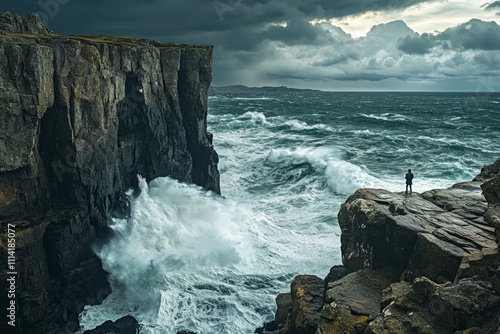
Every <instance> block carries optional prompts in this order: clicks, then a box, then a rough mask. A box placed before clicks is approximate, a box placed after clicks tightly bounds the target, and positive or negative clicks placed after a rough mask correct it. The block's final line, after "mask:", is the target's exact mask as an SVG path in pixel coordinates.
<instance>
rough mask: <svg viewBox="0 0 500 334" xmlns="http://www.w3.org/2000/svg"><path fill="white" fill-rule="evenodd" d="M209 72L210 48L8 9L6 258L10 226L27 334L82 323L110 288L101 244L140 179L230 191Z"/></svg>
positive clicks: (2, 66) (4, 43)
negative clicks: (98, 254)
mask: <svg viewBox="0 0 500 334" xmlns="http://www.w3.org/2000/svg"><path fill="white" fill-rule="evenodd" d="M211 70H212V47H210V46H194V45H177V44H161V43H158V42H154V41H147V40H141V39H135V38H118V37H111V36H88V35H82V36H62V35H57V34H54V33H53V32H52V31H50V29H49V28H48V27H47V26H45V24H44V23H43V21H42V20H40V18H38V17H37V16H36V15H34V14H30V15H28V18H27V19H25V18H22V17H20V16H18V15H16V14H14V13H11V12H5V13H3V14H1V15H0V221H1V224H2V254H0V261H1V263H0V266H1V268H2V270H4V268H6V267H7V264H6V263H5V262H6V261H7V254H6V251H7V247H6V234H7V227H8V226H10V227H13V229H14V230H15V234H16V262H15V269H16V271H17V284H18V290H17V291H18V293H17V295H16V307H17V319H16V321H17V326H16V330H17V331H18V332H20V333H61V332H69V331H72V330H74V329H76V328H77V327H78V320H77V315H78V313H79V311H81V309H82V307H83V306H84V305H86V304H95V303H99V302H100V301H102V299H103V298H104V297H105V295H106V294H107V293H109V287H108V286H107V283H106V277H105V276H106V274H105V273H104V272H103V270H102V269H101V265H100V263H99V261H98V259H97V258H95V257H94V255H93V252H92V250H91V245H93V244H95V243H96V242H97V240H103V238H104V237H105V236H106V234H107V228H106V226H107V221H108V220H109V219H110V217H112V216H117V217H126V216H127V215H128V214H129V210H130V208H129V204H128V202H127V198H126V196H124V191H126V190H127V189H129V188H136V187H137V181H138V180H137V175H142V176H143V177H144V178H146V179H147V180H151V179H154V178H156V177H160V176H170V177H173V178H176V179H178V180H181V181H184V182H190V183H194V184H197V185H199V186H202V187H205V188H206V189H209V190H213V191H214V192H216V193H220V187H219V172H218V169H217V163H218V156H217V153H216V152H215V150H214V148H213V146H212V135H211V134H210V133H208V132H207V122H206V119H207V94H208V88H209V85H210V82H211ZM9 224H10V225H9ZM5 275H6V273H5V271H2V275H1V276H2V277H0V281H1V284H3V285H2V286H1V288H2V291H3V290H4V289H5V279H6V277H5ZM2 300H4V299H2ZM4 306H5V305H3V304H2V305H1V308H2V309H4ZM1 321H2V323H3V322H4V321H5V319H2V320H1ZM3 324H4V325H5V323H3Z"/></svg>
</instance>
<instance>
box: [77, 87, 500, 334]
mask: <svg viewBox="0 0 500 334" xmlns="http://www.w3.org/2000/svg"><path fill="white" fill-rule="evenodd" d="M208 123H209V130H210V131H211V132H213V134H214V145H215V147H216V150H217V151H218V152H219V155H220V165H219V167H220V170H221V187H222V193H223V196H224V197H223V198H219V197H217V196H215V195H214V194H211V193H208V192H206V191H203V190H202V189H199V188H197V187H193V186H189V185H184V184H180V183H178V182H176V181H174V180H171V179H169V178H160V179H157V180H155V181H153V182H151V183H150V184H149V186H148V185H147V184H146V183H145V182H142V188H143V192H142V194H141V195H140V196H139V198H137V199H134V200H133V202H132V210H133V212H132V218H131V219H130V220H129V221H125V220H116V221H114V222H113V226H112V227H113V228H114V229H115V231H117V237H115V238H114V239H113V240H111V241H110V242H109V244H107V245H106V246H105V247H103V248H101V249H99V250H97V252H98V255H99V256H100V257H101V259H102V260H103V264H104V266H105V268H106V269H107V270H108V271H109V272H110V273H111V281H112V285H113V293H112V294H111V295H110V297H108V298H107V299H106V300H105V301H104V303H103V305H100V306H94V307H89V308H87V309H86V310H85V311H84V313H83V314H82V323H83V325H84V328H85V329H87V328H92V327H94V326H96V325H98V324H100V323H101V322H103V321H105V320H108V319H117V318H119V317H121V316H123V315H126V314H133V315H134V316H136V317H137V318H138V319H139V321H140V322H141V324H142V325H143V328H142V330H141V333H176V332H177V331H180V330H183V329H189V330H192V331H195V332H197V333H253V331H254V329H255V328H256V327H258V326H260V325H262V323H263V322H264V321H265V320H269V319H270V318H272V317H273V312H274V310H275V305H274V298H275V296H276V294H277V293H279V292H283V291H287V290H288V289H289V284H290V282H291V279H292V278H293V277H294V275H296V274H305V273H307V274H315V275H318V276H320V277H324V276H325V275H326V274H327V273H328V271H329V269H330V267H331V266H332V265H335V264H340V262H341V260H340V259H341V256H340V230H339V228H338V223H337V218H336V215H337V212H338V209H339V207H340V205H341V204H342V203H343V202H344V201H345V200H346V199H347V197H348V196H349V195H351V194H352V193H353V192H354V191H355V190H356V189H358V188H360V187H381V188H386V189H389V190H392V191H403V190H404V174H405V173H406V170H407V169H408V168H411V169H412V171H413V173H414V174H415V179H414V186H413V190H414V191H415V192H422V191H425V190H430V189H433V188H443V187H448V186H450V185H452V184H454V183H456V182H459V181H464V180H470V179H472V178H473V177H474V176H475V175H476V174H477V173H478V172H479V170H480V169H481V167H482V166H483V165H485V164H489V163H491V162H493V161H494V160H495V159H496V158H498V157H500V94H475V93H470V94H465V93H459V94H455V93H328V92H300V93H258V94H256V93H248V94H242V93H240V94H229V93H228V94H222V95H218V96H214V97H210V99H209V117H208Z"/></svg>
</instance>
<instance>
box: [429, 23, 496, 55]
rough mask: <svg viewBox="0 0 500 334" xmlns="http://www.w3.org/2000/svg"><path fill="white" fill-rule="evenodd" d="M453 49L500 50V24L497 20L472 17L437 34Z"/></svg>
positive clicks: (439, 39) (437, 38) (439, 38)
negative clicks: (489, 20) (485, 20)
mask: <svg viewBox="0 0 500 334" xmlns="http://www.w3.org/2000/svg"><path fill="white" fill-rule="evenodd" d="M436 40H437V41H442V42H445V45H446V46H447V47H449V48H453V49H478V50H500V26H499V25H498V24H497V23H496V22H493V21H492V22H484V21H481V20H478V19H472V20H470V21H469V22H467V23H464V24H461V25H459V26H457V27H454V28H448V29H446V30H445V31H444V32H442V33H440V34H438V35H437V36H436Z"/></svg>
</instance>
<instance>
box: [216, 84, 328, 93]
mask: <svg viewBox="0 0 500 334" xmlns="http://www.w3.org/2000/svg"><path fill="white" fill-rule="evenodd" d="M260 92H266V93H267V92H321V91H320V90H318V89H305V88H303V89H302V88H289V87H286V86H277V87H271V86H263V87H248V86H244V85H233V86H222V87H214V86H210V88H209V90H208V95H210V96H213V95H217V94H220V93H260Z"/></svg>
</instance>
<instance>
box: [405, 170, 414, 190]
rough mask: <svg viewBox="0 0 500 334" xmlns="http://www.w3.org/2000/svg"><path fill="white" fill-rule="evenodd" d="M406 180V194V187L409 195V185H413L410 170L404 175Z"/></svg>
mask: <svg viewBox="0 0 500 334" xmlns="http://www.w3.org/2000/svg"><path fill="white" fill-rule="evenodd" d="M405 179H406V193H407V194H408V186H410V194H411V191H412V189H411V185H412V184H413V173H412V172H411V169H408V173H406V175H405Z"/></svg>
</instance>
